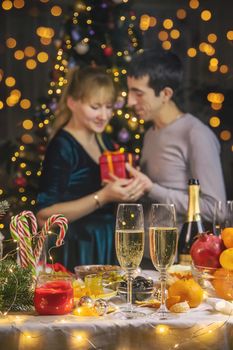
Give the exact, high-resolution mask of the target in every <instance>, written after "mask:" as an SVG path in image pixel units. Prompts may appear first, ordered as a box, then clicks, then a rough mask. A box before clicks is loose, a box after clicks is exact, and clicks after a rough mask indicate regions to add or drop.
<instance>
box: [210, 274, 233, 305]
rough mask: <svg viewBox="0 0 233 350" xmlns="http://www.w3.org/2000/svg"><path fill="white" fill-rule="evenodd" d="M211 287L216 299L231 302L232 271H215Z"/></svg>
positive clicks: (232, 291)
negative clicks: (213, 289)
mask: <svg viewBox="0 0 233 350" xmlns="http://www.w3.org/2000/svg"><path fill="white" fill-rule="evenodd" d="M213 276H214V279H213V281H212V285H213V286H214V288H215V291H216V294H217V296H218V297H220V298H223V299H226V300H233V271H229V270H226V269H223V268H220V269H217V270H216V271H215V272H214V274H213Z"/></svg>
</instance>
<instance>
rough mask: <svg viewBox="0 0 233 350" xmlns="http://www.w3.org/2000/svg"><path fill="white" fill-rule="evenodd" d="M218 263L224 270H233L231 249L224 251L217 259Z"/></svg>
mask: <svg viewBox="0 0 233 350" xmlns="http://www.w3.org/2000/svg"><path fill="white" fill-rule="evenodd" d="M219 262H220V264H221V266H222V267H224V269H227V270H233V248H228V249H225V250H224V251H223V252H222V253H221V255H220V257H219Z"/></svg>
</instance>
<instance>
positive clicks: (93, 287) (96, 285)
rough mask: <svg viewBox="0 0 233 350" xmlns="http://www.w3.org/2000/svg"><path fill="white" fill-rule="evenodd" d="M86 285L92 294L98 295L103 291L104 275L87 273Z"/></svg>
mask: <svg viewBox="0 0 233 350" xmlns="http://www.w3.org/2000/svg"><path fill="white" fill-rule="evenodd" d="M84 281H85V287H86V288H87V290H88V292H89V294H90V295H92V294H93V295H98V294H101V293H103V283H102V276H101V275H98V274H95V273H93V274H91V275H87V276H86V277H85V279H84Z"/></svg>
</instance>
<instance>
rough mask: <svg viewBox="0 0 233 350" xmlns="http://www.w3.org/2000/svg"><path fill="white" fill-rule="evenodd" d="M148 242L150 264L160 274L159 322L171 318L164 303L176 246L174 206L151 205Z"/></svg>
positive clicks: (176, 230) (176, 233)
mask: <svg viewBox="0 0 233 350" xmlns="http://www.w3.org/2000/svg"><path fill="white" fill-rule="evenodd" d="M149 241H150V256H151V260H152V263H153V265H154V267H155V268H156V269H157V270H158V271H159V273H160V283H161V305H160V308H159V310H158V311H157V313H158V315H159V319H160V320H166V319H168V318H170V317H172V315H171V314H169V311H168V309H167V307H166V303H165V302H166V273H167V269H168V268H169V267H170V266H171V265H172V264H173V263H174V260H175V256H176V252H177V244H178V228H177V226H176V213H175V206H174V204H152V206H151V218H150V228H149ZM173 317H174V316H173Z"/></svg>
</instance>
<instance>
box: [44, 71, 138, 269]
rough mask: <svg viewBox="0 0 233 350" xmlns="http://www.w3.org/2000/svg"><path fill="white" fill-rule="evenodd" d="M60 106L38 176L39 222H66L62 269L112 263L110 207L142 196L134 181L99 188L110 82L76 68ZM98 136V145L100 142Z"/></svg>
mask: <svg viewBox="0 0 233 350" xmlns="http://www.w3.org/2000/svg"><path fill="white" fill-rule="evenodd" d="M67 80H68V82H67V85H66V87H65V89H64V91H63V95H62V97H61V100H60V102H59V105H58V111H57V118H56V122H55V125H54V136H53V138H52V140H51V141H50V143H49V145H48V148H47V152H46V156H45V160H44V164H43V170H42V176H41V182H40V188H39V194H38V201H37V208H38V213H37V218H38V222H39V225H40V226H42V225H43V224H44V222H45V220H46V219H47V218H48V217H49V216H51V215H53V214H58V213H61V214H63V215H65V216H66V218H67V219H68V221H69V230H68V232H67V234H66V239H65V245H64V247H63V249H64V252H63V258H62V261H61V262H62V263H63V264H64V265H65V266H66V267H67V268H68V269H70V270H73V268H74V266H76V265H82V264H112V263H115V249H114V221H115V219H114V205H113V202H120V201H121V202H122V201H129V199H130V200H132V201H135V200H137V199H138V198H139V197H140V196H141V195H142V194H143V188H142V185H139V184H138V180H131V179H118V178H115V177H113V181H111V182H109V183H108V184H106V185H105V186H104V187H101V179H100V170H99V165H98V159H99V156H100V155H101V153H102V152H103V147H102V145H103V144H104V146H105V147H106V148H107V149H110V150H113V144H112V143H111V142H110V140H108V139H107V137H106V135H104V134H102V133H103V131H104V129H105V127H106V125H107V124H108V122H109V120H110V118H111V117H112V108H113V103H114V101H115V95H116V94H115V88H114V84H113V81H112V79H111V78H110V77H109V76H108V75H107V74H106V73H105V72H104V71H103V70H102V69H100V68H95V67H86V68H83V69H78V68H75V69H73V70H72V71H71V72H70V76H68V78H67ZM100 135H101V137H102V141H101V142H99V136H100Z"/></svg>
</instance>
